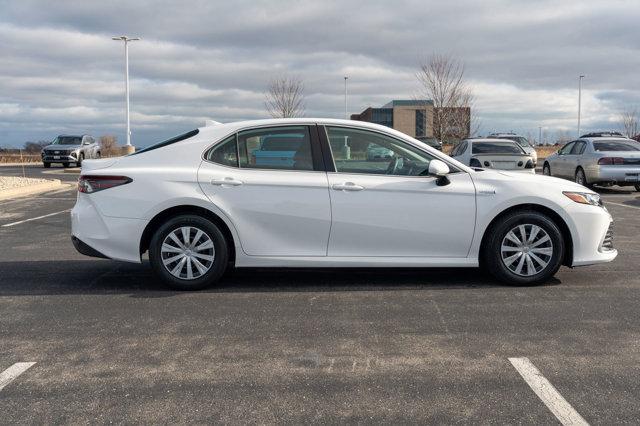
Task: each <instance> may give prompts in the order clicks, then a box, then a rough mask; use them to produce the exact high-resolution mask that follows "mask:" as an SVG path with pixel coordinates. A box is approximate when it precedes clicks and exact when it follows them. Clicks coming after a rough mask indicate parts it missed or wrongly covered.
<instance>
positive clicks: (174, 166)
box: [71, 119, 617, 290]
mask: <svg viewBox="0 0 640 426" xmlns="http://www.w3.org/2000/svg"><path fill="white" fill-rule="evenodd" d="M372 152H384V153H385V155H378V156H372V155H371V153H372ZM71 218H72V237H71V238H72V241H73V243H74V245H75V247H76V249H77V250H78V251H79V252H80V253H83V254H86V255H89V256H98V257H105V258H109V259H114V260H120V261H127V262H135V263H141V262H142V258H143V256H144V255H145V253H148V257H149V263H150V265H151V267H152V269H153V271H154V272H155V274H156V275H157V276H158V277H159V278H160V279H161V280H162V281H163V282H165V283H166V284H168V285H169V286H171V287H173V288H177V289H186V290H188V289H199V288H203V287H206V286H209V285H213V284H214V283H216V281H218V280H219V279H220V277H221V276H222V274H223V273H224V272H225V270H226V269H227V268H229V267H236V268H242V267H278V268H283V267H329V268H342V267H366V268H375V267H478V266H482V267H484V268H486V269H487V270H488V271H490V272H491V273H492V274H493V275H494V276H495V277H496V278H497V279H499V280H501V281H503V282H505V283H508V284H512V285H528V284H536V283H542V282H545V281H546V280H548V279H549V278H550V277H552V276H553V275H554V274H555V273H556V272H557V271H558V269H559V268H560V266H561V265H566V266H569V267H574V266H582V265H590V264H595V263H601V262H609V261H612V260H613V259H614V258H615V257H616V255H617V251H616V250H615V249H614V247H613V234H612V232H613V228H612V219H611V215H610V214H609V213H608V211H607V210H606V208H605V206H604V205H603V203H602V201H601V200H600V197H599V196H598V194H596V193H594V192H593V191H591V190H589V189H587V188H585V187H584V186H581V185H578V184H576V183H574V182H569V181H566V180H561V179H558V178H553V177H549V176H537V175H530V174H523V173H517V172H507V171H500V170H484V169H481V168H476V169H474V168H470V167H468V166H466V165H464V164H462V163H460V162H458V161H456V160H455V159H452V158H451V157H448V156H447V155H445V154H443V153H442V152H440V151H438V150H436V149H433V148H431V147H429V146H427V145H426V144H424V143H421V142H419V141H417V140H415V139H413V138H411V137H409V136H407V135H405V134H403V133H400V132H398V131H395V130H393V129H390V128H387V127H383V126H379V125H375V124H370V123H364V122H355V121H345V120H330V119H275V120H260V121H246V122H236V123H227V124H219V123H214V124H213V125H211V126H205V127H203V128H200V129H197V130H193V131H191V132H188V133H185V134H183V135H180V136H177V137H175V138H172V139H169V140H167V141H164V142H160V143H158V144H155V145H152V146H150V147H148V148H145V149H142V150H140V151H138V152H136V153H134V154H132V155H128V156H125V157H120V158H106V159H100V160H86V161H84V162H83V163H82V172H81V176H80V178H79V181H78V198H77V202H76V205H75V207H74V208H73V210H72V212H71Z"/></svg>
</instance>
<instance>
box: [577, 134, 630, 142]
mask: <svg viewBox="0 0 640 426" xmlns="http://www.w3.org/2000/svg"><path fill="white" fill-rule="evenodd" d="M578 140H581V141H589V142H598V141H603V140H608V141H611V140H613V141H619V142H628V141H632V142H636V143H638V142H637V141H636V140H634V139H629V138H625V137H620V136H598V137H593V138H580V139H578ZM571 142H575V141H571ZM567 143H570V142H567Z"/></svg>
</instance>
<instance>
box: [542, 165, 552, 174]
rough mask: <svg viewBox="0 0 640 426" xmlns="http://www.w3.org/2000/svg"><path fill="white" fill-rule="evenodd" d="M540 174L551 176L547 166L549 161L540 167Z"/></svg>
mask: <svg viewBox="0 0 640 426" xmlns="http://www.w3.org/2000/svg"><path fill="white" fill-rule="evenodd" d="M542 174H543V175H546V176H551V167H549V163H544V167H543V168H542Z"/></svg>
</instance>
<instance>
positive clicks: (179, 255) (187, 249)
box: [160, 226, 215, 280]
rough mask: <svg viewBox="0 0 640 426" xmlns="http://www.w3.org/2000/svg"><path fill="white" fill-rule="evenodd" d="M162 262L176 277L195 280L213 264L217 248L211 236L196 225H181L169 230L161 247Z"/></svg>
mask: <svg viewBox="0 0 640 426" xmlns="http://www.w3.org/2000/svg"><path fill="white" fill-rule="evenodd" d="M160 255H161V260H162V264H163V265H164V267H165V269H166V270H167V271H168V272H169V273H170V274H171V275H173V276H174V277H176V278H179V279H181V280H193V279H196V278H200V277H201V276H203V275H204V274H206V273H207V272H208V271H209V270H210V269H211V266H212V265H213V261H214V259H215V248H214V245H213V241H212V239H211V237H210V236H209V235H208V234H207V233H206V232H204V231H203V230H201V229H199V228H197V227H195V226H181V227H179V228H176V229H174V230H172V231H171V232H169V234H168V235H167V236H166V238H165V239H164V241H163V242H162V247H161V248H160Z"/></svg>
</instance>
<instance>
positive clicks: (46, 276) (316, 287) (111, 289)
mask: <svg viewBox="0 0 640 426" xmlns="http://www.w3.org/2000/svg"><path fill="white" fill-rule="evenodd" d="M0 277H2V278H0V296H12V295H54V294H114V293H129V294H131V295H132V297H149V298H154V297H169V296H175V295H180V294H184V292H178V291H172V290H168V289H167V288H166V287H164V286H163V284H162V282H160V281H159V280H157V279H156V278H155V277H154V276H153V274H152V272H151V269H150V267H149V265H148V264H147V263H146V262H145V263H144V264H142V265H136V264H128V263H122V262H114V261H109V260H83V261H71V260H69V261H24V262H0ZM558 283H559V281H558V280H557V279H554V280H552V281H551V282H550V283H548V284H547V285H554V284H558ZM476 287H486V288H490V287H502V285H501V284H500V283H499V282H497V281H496V280H495V279H493V278H492V277H490V276H488V275H487V274H485V273H484V272H483V271H481V270H480V269H477V268H470V269H463V268H458V269H451V268H446V269H445V268H429V269H424V268H423V269H351V268H348V269H326V268H325V269H264V268H263V269H253V268H251V269H237V270H230V271H228V272H227V274H226V275H225V276H224V277H223V278H222V280H221V281H220V282H219V283H218V284H217V285H216V286H214V287H212V288H210V289H205V290H202V291H201V292H203V293H221V292H225V293H228V292H231V293H234V292H238V293H242V292H324V291H327V292H329V291H331V292H335V291H401V290H420V289H424V290H433V289H465V288H476Z"/></svg>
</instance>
